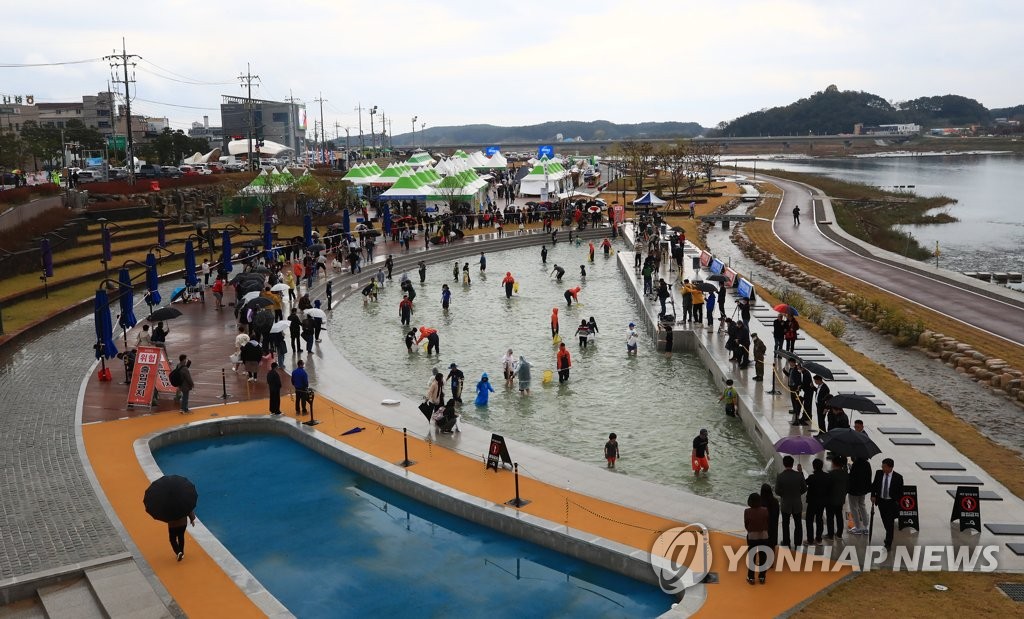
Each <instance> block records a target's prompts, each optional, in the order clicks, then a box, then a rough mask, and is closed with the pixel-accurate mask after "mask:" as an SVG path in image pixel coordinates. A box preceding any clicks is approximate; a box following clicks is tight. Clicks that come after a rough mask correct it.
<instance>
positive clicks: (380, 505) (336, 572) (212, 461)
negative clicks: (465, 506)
mask: <svg viewBox="0 0 1024 619" xmlns="http://www.w3.org/2000/svg"><path fill="white" fill-rule="evenodd" d="M154 455H155V457H156V461H157V463H158V464H159V465H160V468H161V469H162V470H163V471H164V473H166V474H178V475H184V476H186V477H188V478H189V479H191V480H192V481H193V482H194V483H195V485H196V487H197V488H198V489H199V506H198V508H197V509H196V515H197V516H198V517H199V518H200V519H201V520H202V521H203V523H204V524H205V525H206V527H207V528H208V529H210V531H211V532H213V534H214V535H216V536H217V538H218V539H219V540H220V541H221V543H223V544H224V546H225V547H226V548H227V549H228V550H229V551H230V552H231V553H232V554H233V555H234V556H235V557H236V558H237V559H238V560H239V561H240V562H241V563H242V564H243V565H245V567H246V568H247V569H248V570H249V571H250V572H251V573H252V574H253V575H254V576H255V577H256V578H257V579H259V581H260V582H261V583H262V584H263V586H264V587H266V588H267V589H268V590H269V591H270V592H271V593H272V594H273V595H274V596H275V597H277V599H278V600H280V601H281V603H283V604H284V605H285V606H287V607H288V609H289V610H290V611H291V612H293V613H294V614H295V615H296V616H298V617H344V616H388V615H390V616H412V615H415V616H417V617H476V616H483V615H485V614H487V615H494V616H509V615H516V616H520V617H653V616H657V615H659V614H661V613H663V612H665V611H666V610H668V608H669V606H670V604H671V599H670V598H669V597H668V596H666V595H665V594H663V593H662V592H661V591H660V590H658V589H657V588H656V587H652V586H649V585H646V584H644V583H641V582H638V581H635V580H632V579H629V578H626V577H624V576H621V575H619V574H616V573H613V572H610V571H608V570H605V569H602V568H598V567H595V566H593V565H590V564H588V563H584V562H581V561H577V560H575V559H572V558H569V557H566V556H564V555H561V554H559V553H556V552H553V551H550V550H547V549H544V548H541V547H539V546H536V545H534V544H531V543H528V542H524V541H521V540H518V539H516V538H512V537H508V536H505V535H502V534H499V533H497V532H495V531H492V530H490V529H487V528H485V527H481V526H479V525H476V524H473V523H471V522H468V521H466V520H463V519H461V518H457V517H454V516H451V515H449V514H447V513H444V512H442V511H439V510H436V509H433V508H431V507H427V506H425V505H423V504H421V503H418V502H416V501H414V500H412V499H409V498H407V497H405V496H404V495H401V494H398V493H396V492H394V491H392V490H389V489H387V488H385V487H384V486H381V485H380V484H377V483H375V482H373V481H371V480H369V479H367V478H365V477H362V476H360V475H357V474H355V473H353V472H351V471H350V470H348V469H346V468H345V467H343V466H341V465H338V464H336V463H334V462H332V461H331V460H328V459H327V458H324V457H322V456H320V455H318V454H316V453H315V452H313V451H311V450H309V449H307V448H305V447H303V446H302V445H300V444H298V443H297V442H295V441H293V440H291V439H289V438H286V437H282V436H275V435H264V434H246V435H241V436H227V437H222V438H210V439H202V440H197V441H192V442H188V443H180V444H177V445H172V446H169V447H165V448H163V449H160V450H159V451H157V452H156V453H155V454H154Z"/></svg>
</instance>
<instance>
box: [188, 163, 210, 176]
mask: <svg viewBox="0 0 1024 619" xmlns="http://www.w3.org/2000/svg"><path fill="white" fill-rule="evenodd" d="M192 169H193V170H195V171H196V173H197V174H199V175H201V176H206V175H208V174H213V171H212V170H210V168H208V167H206V164H205V163H194V164H192Z"/></svg>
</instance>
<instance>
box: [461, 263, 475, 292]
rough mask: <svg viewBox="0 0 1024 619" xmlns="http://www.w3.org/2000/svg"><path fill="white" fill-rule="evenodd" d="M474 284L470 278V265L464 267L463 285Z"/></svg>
mask: <svg viewBox="0 0 1024 619" xmlns="http://www.w3.org/2000/svg"><path fill="white" fill-rule="evenodd" d="M472 283H473V280H472V279H470V277H469V263H468V262H467V263H466V264H464V265H462V285H463V286H468V285H470V284H472Z"/></svg>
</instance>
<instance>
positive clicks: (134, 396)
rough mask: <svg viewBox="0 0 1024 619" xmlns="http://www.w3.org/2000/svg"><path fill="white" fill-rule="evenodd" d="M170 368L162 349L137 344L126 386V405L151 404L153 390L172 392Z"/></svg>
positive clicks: (173, 388) (174, 388)
mask: <svg viewBox="0 0 1024 619" xmlns="http://www.w3.org/2000/svg"><path fill="white" fill-rule="evenodd" d="M170 374H171V368H170V365H169V364H168V363H167V357H166V356H164V350H163V349H162V348H159V347H157V346H139V348H138V350H137V351H136V353H135V367H134V369H132V382H131V384H130V385H129V388H128V406H151V405H152V403H153V395H154V391H162V392H164V393H174V392H175V391H177V388H176V387H174V386H173V385H171V378H170Z"/></svg>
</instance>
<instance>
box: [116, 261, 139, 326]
mask: <svg viewBox="0 0 1024 619" xmlns="http://www.w3.org/2000/svg"><path fill="white" fill-rule="evenodd" d="M117 281H118V282H119V283H120V284H121V291H120V292H121V296H120V302H121V320H120V323H121V327H122V328H124V329H131V328H132V327H134V326H135V325H136V324H138V322H139V321H138V320H136V319H135V308H134V305H135V298H134V297H135V295H134V294H133V290H132V274H131V273H130V272H129V271H128V268H127V267H124V268H122V269H121V271H120V272H119V273H118V274H117Z"/></svg>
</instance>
